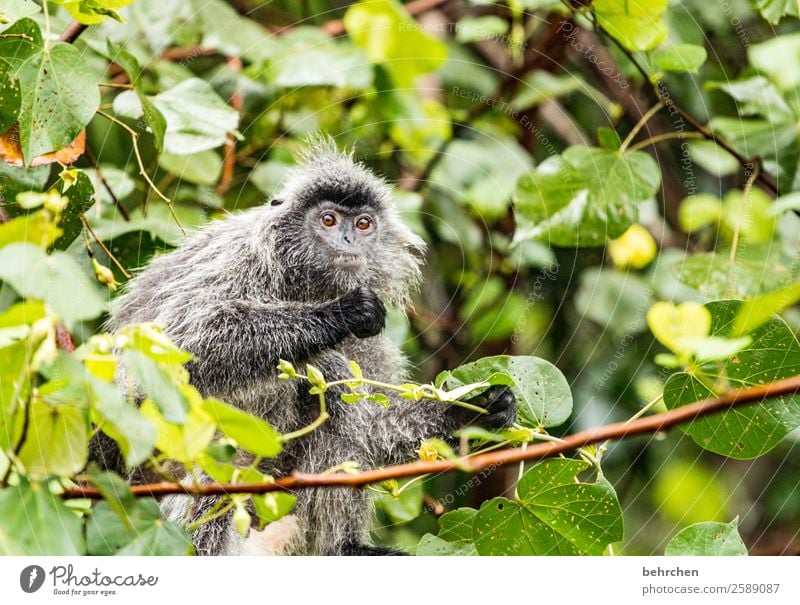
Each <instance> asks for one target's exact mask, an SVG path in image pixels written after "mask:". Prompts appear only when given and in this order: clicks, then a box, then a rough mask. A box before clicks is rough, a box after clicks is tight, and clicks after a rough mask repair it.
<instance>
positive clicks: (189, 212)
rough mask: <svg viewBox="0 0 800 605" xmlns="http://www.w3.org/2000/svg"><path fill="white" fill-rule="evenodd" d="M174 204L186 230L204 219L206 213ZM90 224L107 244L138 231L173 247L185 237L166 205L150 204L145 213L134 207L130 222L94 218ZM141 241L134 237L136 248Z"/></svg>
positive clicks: (139, 238) (139, 237)
mask: <svg viewBox="0 0 800 605" xmlns="http://www.w3.org/2000/svg"><path fill="white" fill-rule="evenodd" d="M173 207H174V209H175V214H176V215H177V216H178V219H179V220H180V222H181V224H182V225H183V226H184V227H185V228H186V229H187V230H191V229H193V228H195V227H197V226H199V225H201V224H202V223H204V222H205V221H206V220H207V217H206V215H205V213H204V212H203V211H202V210H201V209H200V208H190V207H188V206H183V205H174V206H173ZM92 227H94V230H95V232H96V233H97V235H98V236H99V237H100V238H101V239H102V240H103V241H104V242H105V243H106V245H108V244H109V243H110V242H112V241H113V240H114V239H117V238H120V239H121V237H122V236H124V235H125V234H128V233H135V232H140V231H141V232H147V233H149V234H151V235H152V236H153V237H156V238H158V239H159V240H161V241H162V242H164V243H166V244H170V245H172V246H178V245H180V244H181V243H183V242H184V241H185V240H186V237H185V236H184V235H183V234H182V233H181V230H180V228H179V227H178V225H177V224H175V220H174V219H173V218H172V217H171V215H170V211H169V208H168V207H167V205H166V204H153V205H151V206H150V207H148V208H147V214H146V215H145V214H144V213H143V212H142V210H141V208H137V209H136V210H135V211H133V212H132V213H131V220H130V221H121V220H119V219H118V218H113V219H106V220H100V221H96V222H95V221H93V222H92ZM140 242H141V236H137V237H136V244H137V247H138V245H139V244H140ZM137 252H138V250H137Z"/></svg>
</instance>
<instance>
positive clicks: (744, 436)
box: [664, 301, 800, 460]
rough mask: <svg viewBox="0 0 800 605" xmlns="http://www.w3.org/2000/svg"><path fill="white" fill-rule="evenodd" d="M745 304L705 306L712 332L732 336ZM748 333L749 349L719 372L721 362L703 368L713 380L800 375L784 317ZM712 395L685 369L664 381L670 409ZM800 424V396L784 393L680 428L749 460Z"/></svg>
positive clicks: (799, 351) (737, 384)
mask: <svg viewBox="0 0 800 605" xmlns="http://www.w3.org/2000/svg"><path fill="white" fill-rule="evenodd" d="M740 306H741V303H740V302H739V301H718V302H713V303H708V304H707V305H706V308H707V309H708V310H709V311H710V312H711V317H712V324H711V332H710V333H711V335H712V336H722V337H728V336H730V334H731V331H732V329H733V325H734V321H735V319H736V315H737V312H738V310H739V308H740ZM749 336H750V337H751V338H752V344H750V346H749V347H747V348H746V349H744V350H742V351H740V352H739V353H737V354H736V355H735V356H734V357H732V358H731V359H729V360H727V361H725V362H724V363H723V364H722V367H721V369H720V370H717V369H716V367H717V366H710V367H704V373H705V374H706V375H707V376H709V377H710V378H711V379H712V380H714V379H719V378H722V377H723V376H724V377H725V379H727V380H728V382H729V384H730V386H731V387H732V388H741V387H749V386H756V385H759V384H764V383H766V382H772V381H775V380H781V379H783V378H791V377H793V376H797V375H800V344H798V342H797V339H796V338H795V336H794V333H793V332H792V330H791V329H790V328H789V326H787V325H786V323H785V322H784V321H783V320H782V319H779V318H777V317H776V318H773V319H770V320H769V321H767V322H765V323H763V324H761V325H760V326H759V327H758V328H756V329H755V330H753V331H752V332H751V333H750V334H749ZM713 396H714V393H713V392H712V391H711V389H709V387H708V386H706V385H705V384H703V382H701V381H700V380H699V379H698V378H696V377H694V376H692V375H690V374H687V373H683V372H681V373H678V374H675V375H673V376H671V377H670V378H669V380H667V382H666V384H665V385H664V403H665V404H666V406H667V407H668V408H670V409H674V408H677V407H680V406H682V405H686V404H688V403H693V402H695V401H700V400H701V399H706V398H708V397H713ZM797 426H800V395H785V396H782V397H775V398H771V399H769V400H765V401H764V402H763V403H758V404H754V405H748V406H741V407H738V408H734V409H731V410H728V411H725V412H721V413H719V414H714V415H713V416H711V417H707V418H699V419H697V420H695V421H693V422H691V423H690V424H686V425H682V427H681V429H682V430H683V431H684V432H685V433H687V434H688V435H689V436H690V437H691V438H692V439H694V441H695V442H696V443H697V444H698V445H699V446H700V447H702V448H704V449H707V450H711V451H712V452H716V453H718V454H722V455H724V456H729V457H731V458H736V459H740V460H747V459H750V458H755V457H757V456H760V455H762V454H765V453H766V452H768V451H770V450H771V449H772V448H774V447H775V446H776V445H777V444H778V443H780V442H781V440H783V438H784V437H785V436H786V435H787V434H788V433H789V432H790V431H792V430H793V429H795V428H796V427H797Z"/></svg>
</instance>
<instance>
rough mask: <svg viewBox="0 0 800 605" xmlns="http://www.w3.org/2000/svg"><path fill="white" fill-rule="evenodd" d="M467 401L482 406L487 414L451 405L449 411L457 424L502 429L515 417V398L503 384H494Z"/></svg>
mask: <svg viewBox="0 0 800 605" xmlns="http://www.w3.org/2000/svg"><path fill="white" fill-rule="evenodd" d="M467 403H471V404H472V405H476V406H478V407H480V408H483V409H484V410H486V411H487V412H489V413H488V414H479V413H477V412H473V411H472V410H467V409H464V408H462V407H457V406H453V407H451V408H450V410H449V412H450V413H451V414H453V415H454V416H455V419H456V423H457V424H458V425H459V426H466V425H473V426H482V427H484V428H487V429H503V428H506V427H508V426H511V425H512V424H513V423H514V420H515V419H516V417H517V398H516V397H515V396H514V393H513V392H512V391H511V389H510V388H509V387H507V386H504V385H495V386H492V387H489V388H488V389H486V390H485V391H484V392H483V393H481V394H480V395H478V396H476V397H473V398H472V399H470V400H469V401H468V402H467Z"/></svg>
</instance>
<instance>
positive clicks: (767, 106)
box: [705, 76, 794, 123]
mask: <svg viewBox="0 0 800 605" xmlns="http://www.w3.org/2000/svg"><path fill="white" fill-rule="evenodd" d="M705 87H706V88H707V89H709V90H722V91H724V92H726V93H727V94H729V95H730V96H731V97H733V98H734V99H735V100H736V103H737V106H738V109H739V113H740V114H741V115H743V116H754V115H760V116H763V117H765V118H767V119H768V120H770V121H771V122H775V123H779V122H783V121H786V120H788V121H792V120H794V111H793V110H792V108H791V107H789V104H788V103H787V102H786V100H785V99H784V98H783V96H782V95H781V93H780V91H779V90H778V89H777V88H776V87H775V85H774V84H773V83H772V82H770V81H769V80H768V79H767V78H765V77H764V76H752V77H749V78H745V79H742V80H723V81H720V82H706V84H705Z"/></svg>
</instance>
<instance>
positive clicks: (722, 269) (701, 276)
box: [673, 244, 800, 298]
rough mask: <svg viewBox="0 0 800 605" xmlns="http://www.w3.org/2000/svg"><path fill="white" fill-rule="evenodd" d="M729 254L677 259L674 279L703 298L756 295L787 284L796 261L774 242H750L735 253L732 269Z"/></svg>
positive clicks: (708, 254) (723, 250)
mask: <svg viewBox="0 0 800 605" xmlns="http://www.w3.org/2000/svg"><path fill="white" fill-rule="evenodd" d="M730 266H731V265H730V253H729V251H728V250H725V249H722V250H719V251H717V252H698V253H696V254H692V255H690V256H687V257H686V258H685V259H683V260H682V261H677V262H676V263H675V264H674V266H673V268H674V270H675V271H676V273H677V276H678V279H679V280H680V281H681V282H683V283H684V284H686V285H687V286H691V287H692V288H695V289H696V290H697V291H698V292H700V294H702V295H703V296H705V297H706V298H723V297H726V296H734V297H740V298H746V297H752V296H759V295H761V294H763V293H766V292H771V291H773V290H780V289H782V288H786V287H788V286H789V285H790V284H791V283H792V281H793V280H794V279H796V277H797V273H798V269H800V267H798V266H797V263H795V262H793V260H792V257H791V256H789V255H787V254H785V253H784V252H783V251H782V250H781V249H780V246H776V245H775V244H751V245H749V246H745V247H743V248H740V249H739V250H738V251H737V253H736V261H735V264H734V266H733V269H732V270H731V268H730Z"/></svg>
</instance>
